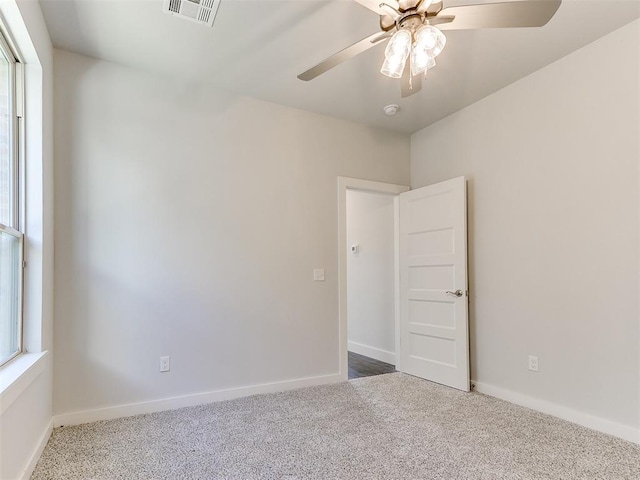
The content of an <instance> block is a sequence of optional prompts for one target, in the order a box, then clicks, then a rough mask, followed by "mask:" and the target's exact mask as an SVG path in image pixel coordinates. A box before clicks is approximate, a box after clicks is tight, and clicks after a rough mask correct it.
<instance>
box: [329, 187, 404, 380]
mask: <svg viewBox="0 0 640 480" xmlns="http://www.w3.org/2000/svg"><path fill="white" fill-rule="evenodd" d="M347 190H359V191H363V192H373V193H382V194H387V195H394V196H396V197H397V196H398V195H400V194H401V193H404V192H408V191H409V190H411V188H410V187H407V186H406V185H395V184H392V183H382V182H374V181H371V180H362V179H359V178H349V177H338V305H339V308H338V315H339V319H338V324H339V339H340V340H339V346H340V350H339V360H340V361H339V365H340V375H341V376H342V378H343V380H346V379H347V377H348V374H349V361H348V356H347V352H348V338H347V316H348V309H347ZM396 202H397V199H396ZM395 212H396V216H397V213H398V210H397V208H396V209H395ZM394 228H395V229H396V231H395V232H394V235H395V236H396V238H397V236H398V231H397V228H398V221H397V218H396V219H395V220H394ZM396 246H397V245H396ZM396 250H397V249H396ZM395 262H396V265H395V268H394V270H396V271H399V270H398V268H399V267H398V264H397V262H398V259H397V257H396V259H395ZM399 281H400V277H399V276H398V275H396V278H395V283H396V288H395V292H394V293H395V299H394V302H395V304H396V308H395V312H396V315H395V317H396V318H395V330H396V331H395V335H396V339H397V338H399V336H400V317H399V315H398V308H397V305H398V303H399V297H398V295H399V292H400V287H399V285H398V282H399ZM396 345H398V344H397V340H396ZM399 351H400V350H396V352H399ZM396 369H397V367H396Z"/></svg>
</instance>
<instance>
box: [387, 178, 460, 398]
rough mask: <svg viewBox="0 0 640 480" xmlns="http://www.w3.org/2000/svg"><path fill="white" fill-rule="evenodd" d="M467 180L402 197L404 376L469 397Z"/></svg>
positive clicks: (424, 189)
mask: <svg viewBox="0 0 640 480" xmlns="http://www.w3.org/2000/svg"><path fill="white" fill-rule="evenodd" d="M466 191H467V190H466V182H465V179H464V177H459V178H455V179H453V180H448V181H446V182H442V183H438V184H436V185H430V186H428V187H423V188H419V189H416V190H412V191H410V192H406V193H402V194H401V195H400V249H399V256H400V262H399V263H400V370H401V371H403V372H405V373H408V374H410V375H415V376H418V377H421V378H425V379H427V380H431V381H434V382H437V383H441V384H443V385H448V386H450V387H454V388H457V389H460V390H464V391H469V322H468V313H467V301H468V297H467V194H466Z"/></svg>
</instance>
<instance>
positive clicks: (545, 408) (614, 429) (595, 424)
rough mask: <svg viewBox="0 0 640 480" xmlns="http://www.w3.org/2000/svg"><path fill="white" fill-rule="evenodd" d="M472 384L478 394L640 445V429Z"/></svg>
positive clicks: (498, 388)
mask: <svg viewBox="0 0 640 480" xmlns="http://www.w3.org/2000/svg"><path fill="white" fill-rule="evenodd" d="M472 383H474V384H475V390H476V392H478V393H482V394H485V395H489V396H491V397H496V398H500V399H501V400H506V401H507V402H511V403H515V404H517V405H520V406H522V407H527V408H530V409H532V410H537V411H538V412H542V413H546V414H548V415H551V416H554V417H558V418H561V419H563V420H567V421H569V422H572V423H577V424H578V425H582V426H583V427H587V428H591V429H593V430H597V431H599V432H602V433H607V434H609V435H613V436H614V437H618V438H622V439H623V440H627V441H629V442H633V443H637V444H640V429H637V428H633V427H630V426H628V425H623V424H621V423H617V422H612V421H611V420H607V419H605V418H602V417H596V416H595V415H590V414H588V413H584V412H580V411H578V410H574V409H572V408H569V407H565V406H563V405H558V404H557V403H553V402H548V401H546V400H540V399H538V398H534V397H531V396H529V395H525V394H523V393H517V392H513V391H511V390H506V389H503V388H500V387H496V386H493V385H488V384H486V383H481V382H476V381H475V380H473V381H472Z"/></svg>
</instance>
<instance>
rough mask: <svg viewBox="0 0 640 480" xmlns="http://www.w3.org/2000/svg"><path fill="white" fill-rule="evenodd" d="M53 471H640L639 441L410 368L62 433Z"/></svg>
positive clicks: (287, 475) (48, 459)
mask: <svg viewBox="0 0 640 480" xmlns="http://www.w3.org/2000/svg"><path fill="white" fill-rule="evenodd" d="M31 478H32V479H34V480H44V479H49V480H53V479H65V480H76V479H83V480H85V479H105V480H115V479H242V480H252V479H322V480H329V479H349V480H352V479H354V480H355V479H366V480H374V479H390V480H391V479H393V480H395V479H397V480H409V479H443V480H448V479H460V480H462V479H469V480H471V479H473V480H483V479H486V480H500V479H521V480H534V479H554V480H556V479H563V480H564V479H567V480H569V479H598V480H605V479H612V480H613V479H615V480H623V479H629V480H632V479H633V480H637V479H640V446H638V445H635V444H632V443H629V442H625V441H623V440H619V439H616V438H614V437H611V436H608V435H604V434H601V433H598V432H595V431H592V430H589V429H586V428H583V427H580V426H577V425H574V424H572V423H568V422H565V421H563V420H559V419H556V418H554V417H550V416H548V415H543V414H541V413H537V412H535V411H532V410H528V409H526V408H522V407H519V406H516V405H513V404H510V403H507V402H503V401H501V400H497V399H495V398H492V397H488V396H485V395H480V394H477V393H471V394H465V393H462V392H458V391H456V390H452V389H449V388H446V387H442V386H440V385H436V384H433V383H430V382H426V381H423V380H419V379H417V378H414V377H411V376H408V375H404V374H402V373H392V374H387V375H380V376H376V377H368V378H361V379H357V380H352V381H350V382H344V383H340V384H335V385H328V386H321V387H312V388H306V389H301V390H296V391H290V392H284V393H277V394H268V395H257V396H253V397H247V398H241V399H237V400H230V401H226V402H219V403H214V404H209V405H202V406H197V407H188V408H182V409H180V410H172V411H166V412H160V413H153V414H147V415H139V416H136V417H129V418H121V419H117V420H109V421H103V422H96V423H91V424H86V425H80V426H74V427H61V428H56V429H55V430H54V431H53V434H52V436H51V439H50V440H49V443H48V444H47V446H46V448H45V450H44V453H43V454H42V457H41V458H40V460H39V462H38V465H37V466H36V469H35V471H34V473H33V476H32V477H31Z"/></svg>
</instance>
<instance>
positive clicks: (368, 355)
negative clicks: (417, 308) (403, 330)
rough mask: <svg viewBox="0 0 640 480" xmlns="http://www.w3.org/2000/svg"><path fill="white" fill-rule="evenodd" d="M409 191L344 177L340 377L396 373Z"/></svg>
mask: <svg viewBox="0 0 640 480" xmlns="http://www.w3.org/2000/svg"><path fill="white" fill-rule="evenodd" d="M408 190H409V187H407V186H404V185H394V184H387V183H380V182H372V181H367V180H359V179H353V178H345V177H339V178H338V192H339V206H340V208H339V220H340V228H339V230H340V373H341V374H342V375H343V377H344V378H345V380H346V379H347V378H349V379H352V378H359V377H363V376H371V375H379V374H382V373H390V372H393V371H395V365H396V352H397V351H398V348H397V344H398V341H399V336H398V335H399V324H398V318H397V315H398V306H397V297H398V285H397V279H398V258H397V252H398V200H397V197H398V195H399V194H400V193H402V192H406V191H408Z"/></svg>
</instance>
